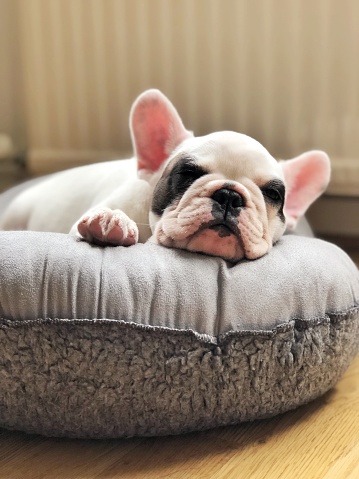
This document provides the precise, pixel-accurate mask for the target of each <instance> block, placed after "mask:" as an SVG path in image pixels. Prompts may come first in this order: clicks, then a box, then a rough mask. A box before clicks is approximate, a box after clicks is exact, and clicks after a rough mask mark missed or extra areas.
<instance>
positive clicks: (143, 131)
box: [130, 89, 193, 171]
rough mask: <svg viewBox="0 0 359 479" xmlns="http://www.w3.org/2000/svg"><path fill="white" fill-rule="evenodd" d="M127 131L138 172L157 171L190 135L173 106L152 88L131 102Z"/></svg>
mask: <svg viewBox="0 0 359 479" xmlns="http://www.w3.org/2000/svg"><path fill="white" fill-rule="evenodd" d="M130 129H131V137H132V144H133V148H134V152H135V155H136V157H137V162H138V169H139V170H142V169H146V170H149V171H156V170H158V168H159V167H160V166H161V164H162V163H163V162H164V161H165V160H167V158H168V157H169V156H170V154H171V153H172V152H173V150H174V149H175V148H176V147H177V146H178V145H179V144H181V143H182V142H183V141H184V140H185V139H186V138H189V137H191V136H193V134H192V133H191V132H190V131H187V130H186V129H185V127H184V126H183V123H182V120H181V118H180V117H179V115H178V113H177V110H176V109H175V107H174V106H173V105H172V103H171V102H170V101H169V100H168V99H167V98H166V97H165V95H163V93H161V92H160V91H159V90H154V89H153V90H147V91H145V92H144V93H142V95H140V96H139V97H138V98H137V100H136V101H135V102H134V104H133V106H132V109H131V113H130Z"/></svg>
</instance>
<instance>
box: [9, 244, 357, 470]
mask: <svg viewBox="0 0 359 479" xmlns="http://www.w3.org/2000/svg"><path fill="white" fill-rule="evenodd" d="M356 245H357V243H355V244H354V243H353V244H352V247H349V246H350V245H348V244H347V245H346V246H347V249H348V251H349V252H350V254H351V255H352V257H353V258H354V260H355V261H356V262H357V264H358V266H359V248H358V249H357V248H356ZM342 246H343V247H345V245H342ZM0 478H1V479H2V478H4V479H5V478H6V479H20V478H21V479H25V478H26V479H55V478H58V479H71V478H76V479H92V478H121V479H127V478H128V479H137V478H143V479H165V478H171V479H187V478H188V479H196V478H206V479H241V478H244V479H279V478H283V479H301V478H303V479H304V478H305V479H324V478H325V479H358V478H359V355H358V356H357V357H356V359H355V360H354V362H353V363H352V364H351V366H350V367H349V369H348V370H347V372H346V373H345V375H344V376H343V378H342V379H341V381H340V382H339V383H338V384H337V386H336V387H335V389H333V390H332V391H330V392H328V393H327V394H326V395H325V396H324V397H322V398H320V399H318V400H316V401H314V402H312V403H310V404H308V405H306V406H303V407H301V408H299V409H297V410H295V411H292V412H288V413H286V414H284V415H281V416H278V417H275V418H273V419H270V420H264V421H258V422H255V423H247V424H242V425H238V426H233V427H226V428H221V429H216V430H211V431H207V432H202V433H195V434H189V435H184V436H177V437H164V438H149V439H141V438H140V439H138V438H136V439H129V440H112V441H83V440H66V439H48V438H44V437H40V436H28V435H26V434H22V433H20V432H9V431H5V430H0Z"/></svg>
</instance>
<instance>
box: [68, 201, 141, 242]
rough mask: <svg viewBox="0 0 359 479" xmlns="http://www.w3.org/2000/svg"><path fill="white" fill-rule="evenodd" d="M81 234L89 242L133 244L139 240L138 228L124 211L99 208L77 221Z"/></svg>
mask: <svg viewBox="0 0 359 479" xmlns="http://www.w3.org/2000/svg"><path fill="white" fill-rule="evenodd" d="M77 230H78V232H79V233H80V235H81V236H82V237H83V238H84V239H85V240H86V241H88V242H89V243H95V244H100V245H115V246H131V245H133V244H136V243H137V241H138V228H137V225H136V223H135V222H134V221H132V220H131V219H130V218H129V217H128V216H127V215H126V214H125V213H124V212H123V211H121V210H111V209H110V208H97V209H96V210H92V211H91V212H90V213H86V214H85V215H84V216H82V218H81V219H80V221H79V222H78V223H77Z"/></svg>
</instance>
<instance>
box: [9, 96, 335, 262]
mask: <svg viewBox="0 0 359 479" xmlns="http://www.w3.org/2000/svg"><path fill="white" fill-rule="evenodd" d="M130 128H131V134H132V140H133V145H134V150H135V158H132V159H130V160H117V161H110V162H104V163H97V164H94V165H89V166H85V167H79V168H74V169H71V170H67V171H65V172H61V173H58V174H56V175H53V176H51V177H49V178H48V179H47V180H45V181H43V182H41V183H39V184H38V185H36V186H34V187H32V188H29V189H27V190H25V191H24V192H23V193H22V194H20V195H19V196H18V197H17V198H15V199H14V200H13V202H12V203H11V204H10V205H9V207H8V208H7V210H6V211H5V213H4V215H3V217H2V218H0V228H2V229H29V230H36V231H54V232H69V231H70V232H71V233H72V234H80V236H82V237H83V238H84V239H86V240H87V241H90V242H91V241H93V242H97V243H100V244H121V245H124V246H128V245H131V244H134V243H136V242H137V241H140V242H144V241H146V240H148V239H149V238H150V237H151V235H152V241H155V242H157V243H159V244H163V245H164V246H168V247H177V248H183V249H188V250H192V251H199V252H204V253H208V254H212V255H218V256H222V257H224V258H225V259H229V260H232V261H237V260H239V259H241V258H243V257H247V258H250V259H254V258H258V257H260V256H262V255H263V254H265V253H266V252H267V251H269V250H270V248H271V247H272V245H273V244H274V243H275V242H276V241H277V240H278V239H279V238H280V237H281V235H282V234H283V232H284V230H285V227H286V225H285V223H284V222H283V221H281V220H280V217H279V216H278V214H277V213H278V211H277V209H276V208H275V207H273V205H270V204H268V202H266V201H265V199H264V197H263V194H262V190H261V188H262V187H263V185H265V184H266V183H267V182H269V181H271V180H273V179H278V180H281V181H283V182H284V183H285V185H286V190H287V193H286V201H285V206H284V213H285V216H286V224H287V227H288V226H289V228H291V229H293V228H294V227H295V225H296V222H297V220H298V219H299V217H300V216H302V215H303V214H304V213H305V211H306V209H307V208H308V206H309V205H310V204H311V203H312V202H313V201H314V200H315V199H316V198H317V197H318V196H319V195H320V194H321V192H322V191H323V190H324V189H325V188H326V186H327V184H328V181H329V176H330V166H329V159H328V157H327V155H326V154H325V153H323V152H320V151H310V152H307V153H304V154H303V155H300V156H299V157H297V158H295V159H293V160H290V161H286V162H283V163H281V162H280V163H278V162H277V161H276V160H275V159H274V158H273V157H272V156H271V155H270V154H269V152H268V151H267V150H266V149H265V148H264V147H263V146H262V145H261V144H260V143H258V142H257V141H256V140H254V139H252V138H250V137H248V136H246V135H242V134H239V133H234V132H217V133H212V134H210V135H206V136H203V137H194V136H193V134H192V133H191V132H189V131H187V130H186V129H185V128H184V126H183V124H182V121H181V119H180V118H179V116H178V113H177V111H176V110H175V109H174V107H173V105H172V104H171V103H170V102H169V100H168V99H167V98H166V97H165V96H164V95H163V94H162V93H160V92H159V91H158V90H149V91H147V92H145V93H143V94H142V95H141V96H140V97H139V98H138V99H137V100H136V102H135V103H134V106H133V108H132V110H131V117H130ZM185 157H189V158H193V159H194V160H195V162H196V164H198V165H199V166H200V167H201V168H203V169H204V170H206V172H207V174H206V175H204V176H201V177H200V178H198V179H196V181H194V182H193V184H191V185H190V187H189V188H188V189H187V190H186V191H185V193H184V194H183V195H182V196H181V197H176V199H175V200H173V201H172V202H171V204H170V205H168V207H167V208H165V210H164V211H163V214H160V215H159V214H156V213H154V212H153V211H152V212H151V203H152V200H153V192H154V191H156V186H157V185H158V183H159V181H162V180H163V178H166V176H168V175H169V174H171V170H172V169H173V167H174V165H176V164H177V163H178V162H179V161H182V159H183V158H185ZM227 187H229V189H230V190H233V191H235V192H237V193H238V194H240V196H241V197H242V198H243V199H244V202H245V207H243V208H240V214H239V213H238V217H237V218H236V222H237V223H238V230H239V234H238V235H236V234H226V235H219V234H218V232H217V231H216V230H215V229H212V228H206V227H204V226H203V225H206V224H209V223H210V222H211V220H212V219H213V217H212V216H211V214H212V213H211V208H212V206H213V199H212V196H213V194H214V193H215V192H216V191H218V190H220V189H221V188H227Z"/></svg>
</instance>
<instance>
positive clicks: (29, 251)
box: [0, 232, 359, 438]
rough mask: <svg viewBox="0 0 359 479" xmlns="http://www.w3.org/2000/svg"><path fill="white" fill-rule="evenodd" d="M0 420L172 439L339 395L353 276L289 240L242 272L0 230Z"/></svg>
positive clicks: (46, 429) (40, 429)
mask: <svg viewBox="0 0 359 479" xmlns="http://www.w3.org/2000/svg"><path fill="white" fill-rule="evenodd" d="M0 265H1V266H0V317H1V325H0V348H1V355H0V426H1V427H5V428H8V429H16V430H22V431H26V432H30V433H40V434H44V435H49V436H68V437H79V438H84V437H90V438H112V437H121V436H122V437H123V436H127V437H128V436H135V435H140V436H142V435H144V436H149V435H166V434H178V433H183V432H188V431H195V430H201V429H205V428H212V427H215V426H223V425H228V424H235V423H239V422H241V421H251V420H254V419H260V418H266V417H270V416H273V415H275V414H279V413H282V412H284V411H288V410H290V409H293V408H296V407H297V406H299V405H301V404H304V403H307V402H308V401H311V400H313V399H314V398H316V397H318V396H320V395H322V394H324V393H325V392H326V391H328V390H329V389H330V388H332V387H333V386H334V385H335V384H336V382H337V381H338V379H339V378H340V377H341V375H342V374H343V372H344V371H345V370H346V368H347V366H348V365H349V363H350V361H351V360H352V359H353V357H354V356H355V354H356V353H357V351H358V348H359V274H358V270H357V269H356V267H355V265H354V263H353V262H352V261H351V260H350V259H349V257H348V256H347V255H346V254H345V253H344V252H343V251H342V250H340V249H339V248H337V247H336V246H334V245H331V244H329V243H326V242H323V241H320V240H318V239H314V238H304V237H297V236H293V235H290V236H285V237H283V238H282V240H280V242H279V243H278V244H277V245H276V246H275V247H274V248H273V249H272V251H271V252H270V253H269V254H268V255H266V256H264V257H262V258H260V259H258V260H255V261H242V262H240V263H239V264H237V265H234V266H233V265H231V264H228V263H226V262H225V261H224V260H222V259H218V258H211V257H206V256H202V255H198V254H193V253H188V252H185V251H178V250H172V249H166V248H163V247H161V246H157V245H154V244H150V243H147V244H139V245H136V246H131V247H129V248H122V247H107V248H102V247H97V246H92V245H89V244H87V243H85V242H83V241H78V240H75V239H74V238H72V237H70V236H68V235H64V234H57V233H36V232H0Z"/></svg>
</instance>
